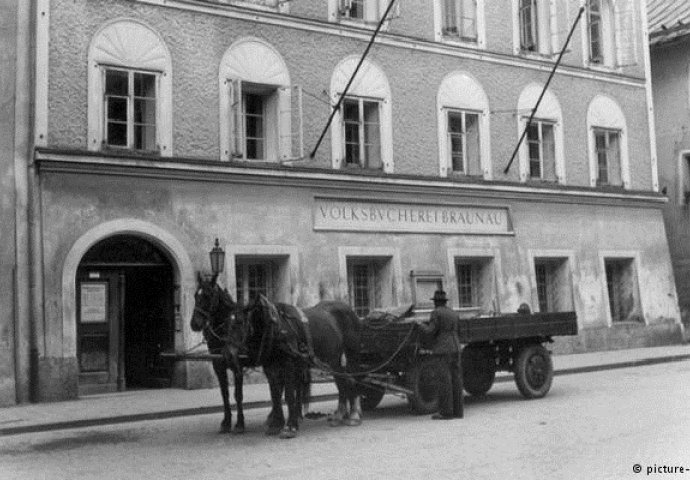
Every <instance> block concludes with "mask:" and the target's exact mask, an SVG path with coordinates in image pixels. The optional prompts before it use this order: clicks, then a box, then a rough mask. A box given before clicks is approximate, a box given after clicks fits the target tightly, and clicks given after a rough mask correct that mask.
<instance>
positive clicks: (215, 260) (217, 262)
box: [208, 238, 225, 275]
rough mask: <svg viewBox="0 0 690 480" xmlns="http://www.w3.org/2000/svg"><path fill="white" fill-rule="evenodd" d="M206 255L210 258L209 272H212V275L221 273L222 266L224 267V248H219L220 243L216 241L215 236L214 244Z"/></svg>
mask: <svg viewBox="0 0 690 480" xmlns="http://www.w3.org/2000/svg"><path fill="white" fill-rule="evenodd" d="M208 255H209V257H210V258H211V272H213V274H214V275H218V274H219V273H222V272H223V268H224V267H225V250H223V249H222V248H220V243H219V242H218V239H217V238H216V244H215V245H214V246H213V248H212V249H211V251H210V252H209V253H208Z"/></svg>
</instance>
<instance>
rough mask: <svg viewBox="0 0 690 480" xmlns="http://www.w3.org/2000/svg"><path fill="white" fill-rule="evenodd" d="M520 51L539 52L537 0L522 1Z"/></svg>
mask: <svg viewBox="0 0 690 480" xmlns="http://www.w3.org/2000/svg"><path fill="white" fill-rule="evenodd" d="M519 8H520V13H519V15H520V49H522V50H527V51H532V52H533V51H537V50H538V43H537V42H538V38H539V36H538V35H539V33H538V30H537V29H538V25H539V22H538V19H537V0H520V7H519Z"/></svg>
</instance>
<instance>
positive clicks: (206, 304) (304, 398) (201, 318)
mask: <svg viewBox="0 0 690 480" xmlns="http://www.w3.org/2000/svg"><path fill="white" fill-rule="evenodd" d="M216 280H217V274H216V275H214V276H213V277H211V279H210V280H209V281H206V280H204V279H203V278H202V276H201V275H200V274H199V275H198V276H197V282H198V288H197V291H196V293H195V295H194V313H193V315H192V319H191V322H190V323H191V327H192V330H194V331H196V332H198V331H202V332H203V334H204V338H205V339H206V343H207V346H208V350H209V353H211V354H217V355H222V358H218V359H214V360H213V371H214V372H215V374H216V377H217V378H218V386H219V387H220V393H221V396H222V398H223V409H224V417H223V421H222V422H221V425H220V433H230V432H234V433H244V431H245V423H244V409H243V403H242V402H243V380H244V377H243V372H244V369H245V368H254V367H259V366H263V370H264V373H265V374H266V377H267V378H268V379H269V386H270V387H271V400H272V409H271V413H270V414H269V416H268V420H267V423H268V430H267V432H266V433H267V434H268V435H275V434H278V433H280V431H281V428H282V424H280V418H281V417H282V413H283V410H282V396H283V391H284V381H282V379H283V378H284V376H285V374H284V371H283V364H282V363H281V362H270V361H265V362H263V363H262V362H261V359H260V358H259V356H257V355H247V354H246V353H247V350H248V348H247V347H248V346H249V347H253V345H252V343H251V330H246V331H245V330H244V329H243V328H244V327H245V326H249V323H247V322H244V321H242V318H243V316H244V314H245V310H246V309H244V308H243V307H242V306H241V305H240V304H238V303H235V302H234V301H233V299H232V297H231V296H230V294H229V293H228V291H227V289H222V288H220V286H218V284H217V283H216ZM236 319H237V321H236V322H235V320H236ZM233 322H235V323H234V324H235V325H240V326H241V327H240V328H239V330H238V329H236V330H235V335H233V336H230V335H228V331H229V328H230V325H231V324H233ZM248 338H249V340H247V339H248ZM249 350H252V348H249ZM254 350H255V349H254ZM230 352H232V354H231V353H230ZM300 367H301V368H300V369H299V370H296V371H295V375H298V377H296V379H304V380H303V381H302V382H301V383H300V382H298V385H299V386H300V388H299V389H298V391H297V392H296V400H295V401H296V404H295V406H296V408H297V410H298V411H299V412H301V409H302V405H303V404H306V403H307V402H308V397H309V383H310V377H309V369H308V368H307V367H306V366H300ZM228 369H230V370H231V371H232V373H233V375H234V378H235V403H236V404H237V423H236V424H235V429H234V430H232V410H231V408H230V394H229V389H228V375H227V370H228ZM290 373H292V372H290ZM295 381H296V382H297V380H295ZM283 423H284V422H283Z"/></svg>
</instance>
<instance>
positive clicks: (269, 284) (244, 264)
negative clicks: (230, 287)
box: [235, 258, 278, 305]
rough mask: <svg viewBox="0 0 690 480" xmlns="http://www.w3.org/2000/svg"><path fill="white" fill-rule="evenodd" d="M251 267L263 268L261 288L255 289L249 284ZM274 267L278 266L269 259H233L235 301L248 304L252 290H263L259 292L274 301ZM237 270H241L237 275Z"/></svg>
mask: <svg viewBox="0 0 690 480" xmlns="http://www.w3.org/2000/svg"><path fill="white" fill-rule="evenodd" d="M252 267H253V268H256V267H260V268H262V269H264V272H263V275H264V276H265V281H264V285H263V286H262V288H259V289H257V288H255V287H254V288H253V287H251V286H250V275H251V272H250V269H251V268H252ZM276 269H278V267H277V266H275V265H274V263H273V262H272V261H271V260H269V259H261V258H255V259H239V260H235V294H236V295H237V298H236V300H237V302H238V303H240V304H242V305H249V302H250V299H251V291H252V290H263V291H260V292H259V293H263V294H264V295H265V296H266V298H268V299H269V300H271V301H275V287H274V280H273V275H274V272H275V270H276ZM238 271H241V275H239V276H238V275H237V272H238ZM240 293H241V296H240Z"/></svg>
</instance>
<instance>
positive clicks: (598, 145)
mask: <svg viewBox="0 0 690 480" xmlns="http://www.w3.org/2000/svg"><path fill="white" fill-rule="evenodd" d="M587 132H588V135H587V138H588V146H589V172H590V185H591V186H592V187H595V186H597V185H613V186H621V185H622V186H623V187H624V188H629V187H630V168H629V162H628V136H627V123H626V121H625V116H624V115H623V111H622V110H621V108H620V107H619V106H618V104H617V103H616V102H615V101H614V100H612V99H611V98H609V97H606V96H604V95H597V96H596V97H594V99H593V100H592V101H591V103H590V104H589V109H588V110H587Z"/></svg>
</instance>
